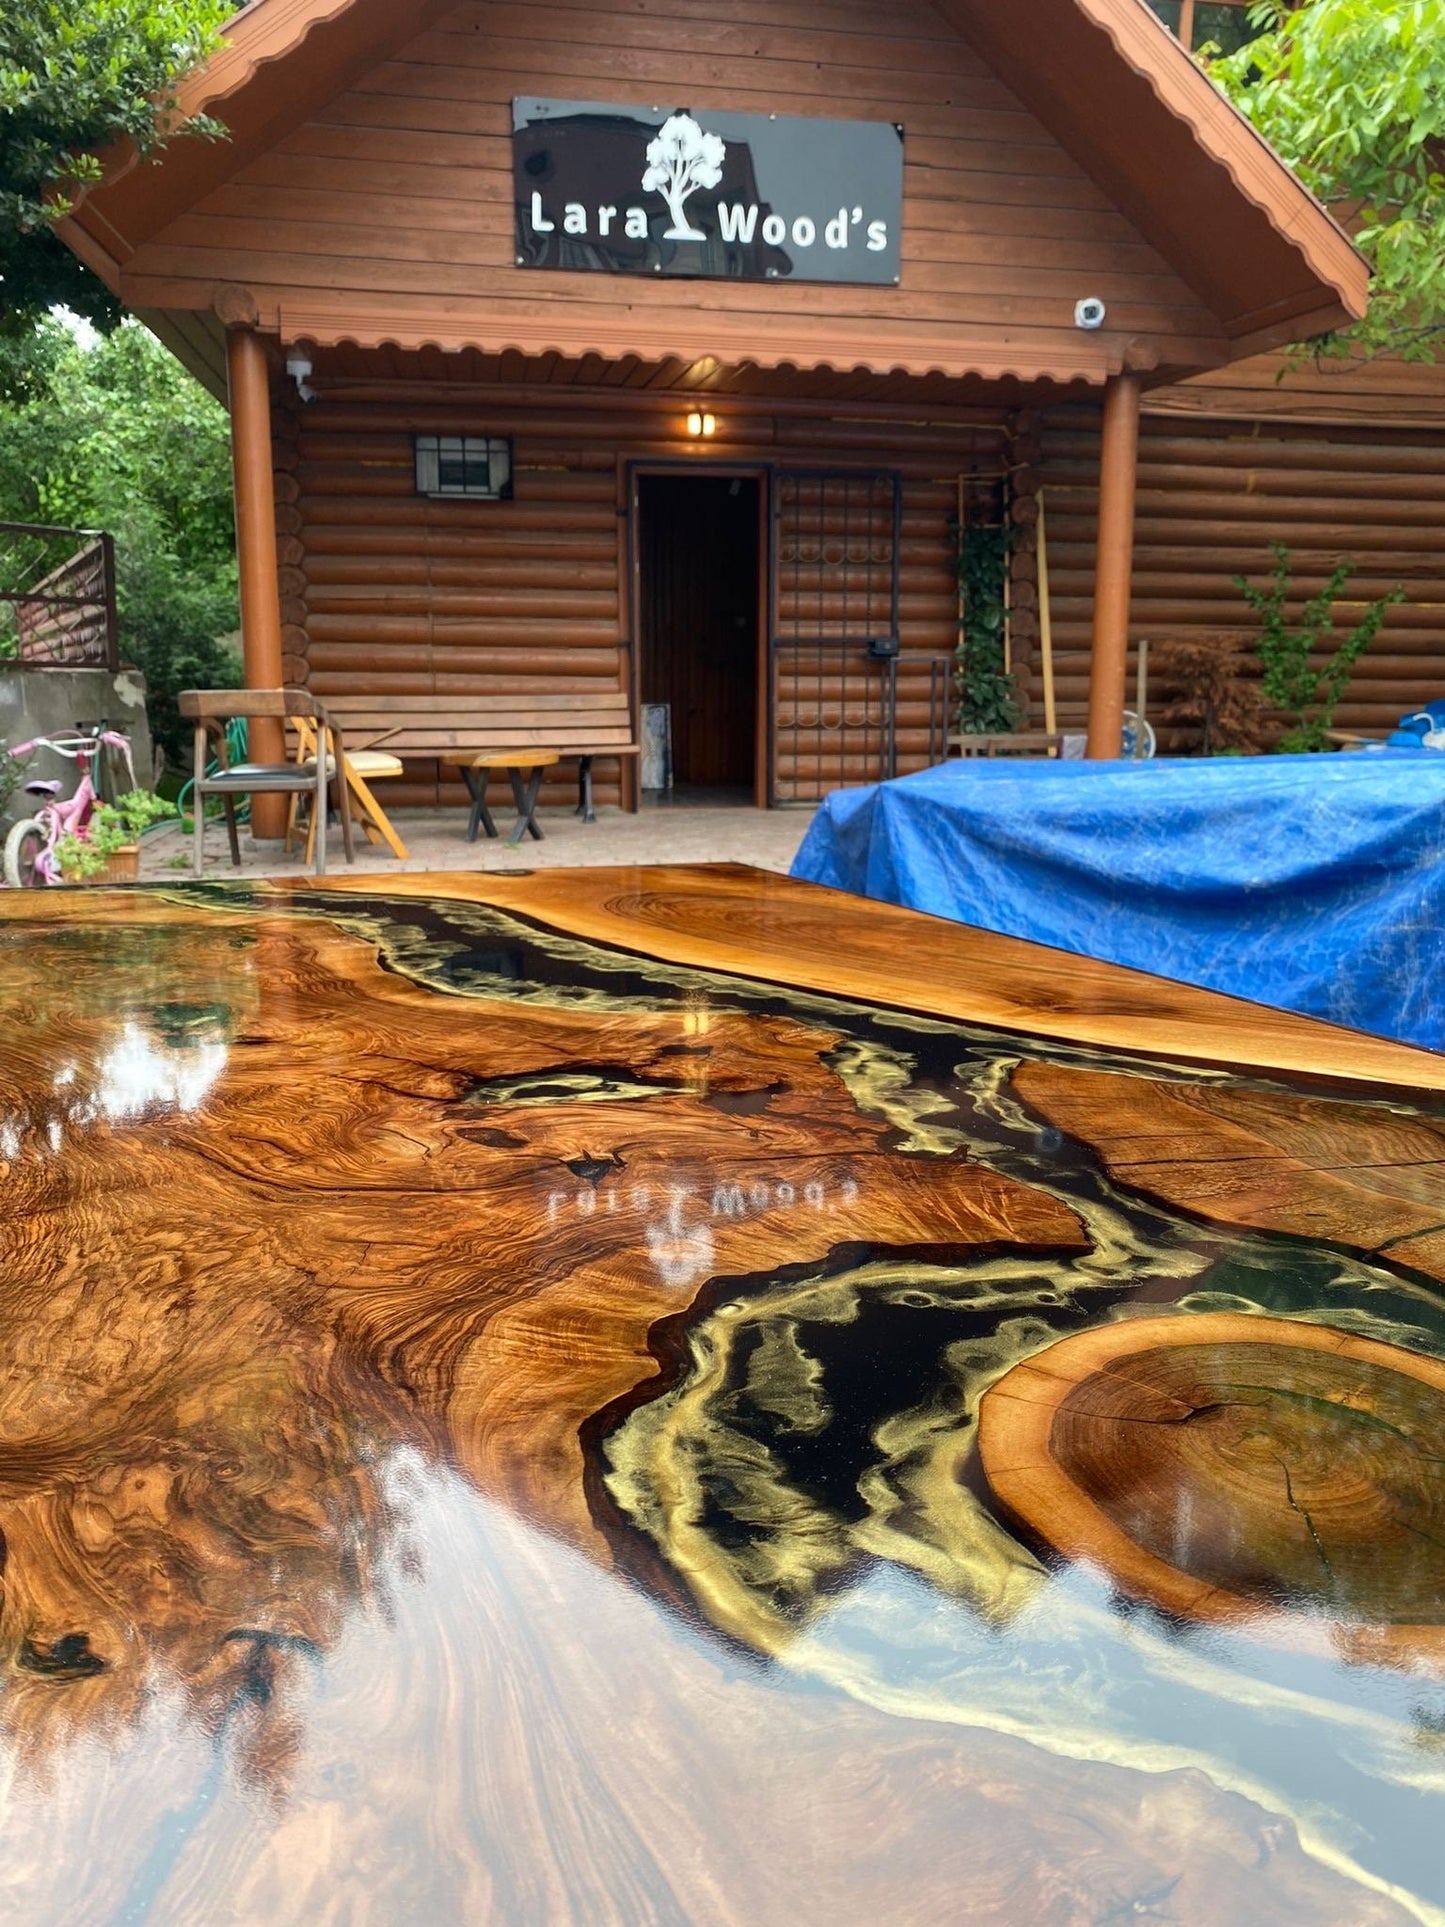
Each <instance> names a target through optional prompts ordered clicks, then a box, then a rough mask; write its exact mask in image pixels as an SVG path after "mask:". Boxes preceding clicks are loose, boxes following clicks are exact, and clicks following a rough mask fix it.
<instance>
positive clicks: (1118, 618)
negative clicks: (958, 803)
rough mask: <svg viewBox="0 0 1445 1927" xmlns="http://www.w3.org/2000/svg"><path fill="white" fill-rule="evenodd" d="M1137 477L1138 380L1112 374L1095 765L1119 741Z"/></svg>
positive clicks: (1097, 629) (1107, 402)
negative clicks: (1096, 760)
mask: <svg viewBox="0 0 1445 1927" xmlns="http://www.w3.org/2000/svg"><path fill="white" fill-rule="evenodd" d="M1138 473H1139V378H1138V376H1137V375H1116V376H1115V377H1114V379H1113V380H1112V381H1111V382H1110V383H1109V385H1108V387H1107V388H1106V389H1105V390H1104V439H1103V447H1102V450H1101V452H1100V457H1099V554H1098V564H1097V570H1096V573H1095V578H1094V650H1093V657H1092V660H1091V662H1090V666H1089V745H1088V753H1089V756H1090V757H1091V758H1094V759H1099V760H1107V759H1108V758H1111V757H1115V756H1117V755H1118V754H1119V750H1120V746H1121V744H1122V740H1123V732H1124V688H1125V681H1126V678H1127V675H1128V661H1129V588H1130V578H1131V577H1132V575H1133V572H1134V497H1135V494H1136V491H1137V488H1138Z"/></svg>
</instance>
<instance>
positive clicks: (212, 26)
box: [0, 0, 234, 333]
mask: <svg viewBox="0 0 1445 1927" xmlns="http://www.w3.org/2000/svg"><path fill="white" fill-rule="evenodd" d="M233 11H234V7H233V6H232V5H231V4H230V0H4V4H3V6H0V327H3V328H4V329H6V330H8V331H10V332H12V333H13V332H14V331H15V330H16V329H17V328H19V329H23V328H26V327H28V326H29V324H30V323H31V322H32V321H33V320H34V319H35V317H36V316H37V315H39V314H43V313H45V311H46V310H47V309H49V308H52V307H55V306H65V307H69V308H71V309H73V310H74V311H75V312H76V313H77V314H81V315H84V316H85V317H86V318H87V319H90V320H93V321H95V322H97V323H99V324H100V325H102V326H107V325H113V324H114V322H115V321H116V320H118V319H119V310H118V309H117V307H116V305H115V303H114V301H113V299H112V298H111V296H110V295H109V293H108V292H107V290H106V289H105V288H104V287H103V286H102V285H101V283H100V282H99V281H98V280H96V278H95V277H94V276H93V275H92V274H90V272H89V271H88V270H87V269H85V268H84V267H82V266H81V264H80V262H79V261H78V260H77V259H76V258H75V256H74V255H72V254H71V253H70V251H69V250H68V249H67V248H66V247H65V246H64V245H63V244H62V243H61V242H60V240H59V239H58V237H57V236H56V234H55V231H54V230H55V223H56V222H57V221H59V220H61V219H62V218H63V217H64V216H65V215H66V214H68V213H69V212H70V211H71V209H72V208H73V207H74V205H75V202H76V198H77V196H78V195H79V194H80V193H81V192H83V190H84V189H85V187H86V186H87V185H88V184H89V183H90V182H92V181H95V180H98V179H99V177H100V162H99V161H98V160H97V158H96V152H95V150H97V149H102V148H105V147H108V146H111V145H112V144H113V143H115V142H117V141H120V140H125V139H129V140H131V141H133V142H134V143H135V145H136V147H137V148H138V149H139V151H140V152H141V153H142V154H149V153H153V152H154V151H155V150H156V149H157V148H158V147H160V146H162V145H164V143H165V142H167V141H169V140H174V139H175V138H176V137H177V136H178V135H181V134H188V135H194V136H200V137H203V138H208V139H211V138H217V137H219V136H221V135H223V134H224V132H225V129H224V128H223V127H221V126H220V124H219V123H218V122H216V121H213V120H210V119H209V118H207V117H206V116H204V115H192V116H187V115H185V114H184V113H183V112H182V111H181V108H180V104H179V97H178V88H179V85H180V82H181V81H182V80H183V79H184V78H185V76H186V75H187V74H189V73H191V72H192V71H193V70H194V69H195V68H196V67H197V66H198V65H199V64H200V63H201V62H202V61H203V60H204V59H205V58H206V56H207V55H208V54H209V53H210V52H211V50H212V49H213V48H214V47H215V45H216V44H217V40H218V37H219V33H220V29H221V25H222V23H223V22H224V21H225V20H226V19H227V18H228V17H229V15H230V14H231V13H232V12H233Z"/></svg>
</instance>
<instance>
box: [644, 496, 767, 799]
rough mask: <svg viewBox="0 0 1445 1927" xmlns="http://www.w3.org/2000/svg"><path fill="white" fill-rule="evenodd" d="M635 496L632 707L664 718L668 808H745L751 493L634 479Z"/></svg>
mask: <svg viewBox="0 0 1445 1927" xmlns="http://www.w3.org/2000/svg"><path fill="white" fill-rule="evenodd" d="M637 489H638V493H637V508H638V586H639V590H640V608H639V616H640V623H639V628H640V639H641V644H642V650H641V662H640V676H641V696H642V701H643V702H644V703H645V704H646V703H666V704H667V705H668V708H669V710H670V711H671V724H672V783H673V788H672V792H671V795H672V798H673V800H675V801H677V802H696V803H752V802H754V801H755V800H756V798H757V789H756V771H757V767H758V591H759V587H760V584H761V581H762V558H761V533H760V512H761V494H760V491H761V481H760V479H759V477H757V476H755V475H697V474H690V475H681V474H667V475H643V476H640V477H639V478H638V485H637Z"/></svg>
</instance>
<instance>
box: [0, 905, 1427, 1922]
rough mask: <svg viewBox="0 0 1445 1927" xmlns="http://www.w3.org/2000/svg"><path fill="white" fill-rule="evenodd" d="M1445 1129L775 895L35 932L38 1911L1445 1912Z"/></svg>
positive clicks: (1364, 1053) (21, 971)
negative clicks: (1427, 1823) (1243, 1528)
mask: <svg viewBox="0 0 1445 1927" xmlns="http://www.w3.org/2000/svg"><path fill="white" fill-rule="evenodd" d="M1441 1081H1442V1080H1441V1065H1440V1063H1439V1061H1438V1060H1436V1059H1434V1058H1431V1057H1428V1056H1426V1055H1424V1054H1422V1053H1418V1052H1413V1051H1410V1050H1407V1049H1404V1048H1402V1047H1398V1046H1395V1045H1390V1044H1386V1043H1381V1042H1377V1041H1375V1040H1372V1039H1366V1038H1357V1037H1354V1036H1351V1035H1348V1034H1346V1033H1342V1032H1336V1031H1331V1030H1329V1029H1328V1028H1326V1027H1324V1026H1319V1025H1314V1024H1311V1023H1309V1022H1308V1021H1306V1020H1302V1019H1297V1018H1293V1017H1287V1016H1283V1015H1280V1014H1279V1013H1273V1012H1265V1011H1258V1010H1255V1009H1253V1008H1251V1007H1249V1006H1244V1005H1239V1004H1234V1003H1231V1002H1230V1001H1229V1000H1227V999H1223V998H1218V997H1214V996H1210V995H1207V994H1205V993H1198V992H1194V991H1190V990H1186V989H1181V988H1180V987H1179V986H1175V985H1169V984H1164V983H1162V982H1159V981H1157V980H1154V979H1150V978H1145V977H1140V976H1138V975H1134V974H1131V973H1128V972H1124V971H1119V970H1114V969H1111V968H1110V967H1108V966H1101V965H1095V964H1091V963H1088V962H1086V961H1082V960H1077V959H1072V958H1064V957H1061V956H1058V955H1056V954H1053V953H1048V952H1043V951H1039V950H1035V949H1033V948H1031V947H1030V946H1028V945H1023V944H1019V943H1016V942H1013V941H1012V940H1008V939H1001V938H994V937H989V936H986V935H984V934H982V933H979V932H973V931H966V930H961V929H956V928H953V927H951V926H946V925H942V924H938V923H935V922H931V921H929V920H927V919H923V918H917V917H912V916H910V915H908V914H907V913H904V912H895V911H889V910H885V909H881V908H880V907H879V906H876V905H868V904H860V903H855V902H854V901H852V900H850V899H846V898H842V897H838V896H836V895H833V894H831V893H827V892H822V891H816V890H812V889H810V888H808V887H807V886H803V885H797V884H792V883H788V882H786V881H784V880H782V879H779V878H773V877H765V876H763V875H761V874H759V873H753V872H749V871H745V870H741V869H731V868H717V869H709V870H691V871H689V870H677V871H665V870H652V871H616V872H607V871H584V872H573V873H566V872H551V873H544V874H538V875H535V876H528V875H526V874H520V873H519V874H515V875H497V874H492V875H488V876H467V877H462V876H457V877H440V878H438V877H430V878H425V877H402V878H398V879H395V880H393V881H388V882H387V883H386V884H385V885H384V886H383V884H382V883H380V882H379V881H378V880H377V879H365V880H362V879H347V880H346V881H345V882H344V883H341V884H331V885H328V886H327V887H326V888H325V889H322V890H318V889H317V888H315V887H314V886H309V885H304V884H296V885H291V886H286V887H282V886H279V885H266V886H246V887H239V886H195V887H191V886H178V887H176V888H172V889H151V890H132V891H95V890H83V891H66V892H48V893H43V894H35V895H26V896H21V895H19V894H18V893H16V894H6V895H4V896H0V1172H3V1178H4V1190H3V1193H0V1197H3V1205H0V1251H3V1272H4V1277H5V1281H6V1288H5V1292H4V1294H3V1297H0V1387H3V1393H4V1396H3V1399H0V1446H3V1449H0V1530H3V1533H4V1544H5V1552H6V1559H5V1565H4V1571H3V1579H0V1586H3V1602H0V1666H3V1674H0V1677H3V1681H4V1693H3V1698H0V1743H3V1750H4V1759H5V1763H6V1764H5V1775H6V1785H7V1798H6V1803H5V1808H4V1819H3V1822H0V1826H3V1835H0V1840H3V1848H4V1854H3V1859H0V1866H3V1868H4V1874H3V1876H0V1879H3V1885H4V1890H5V1894H6V1908H7V1913H8V1914H9V1915H10V1916H11V1917H14V1918H19V1919H24V1920H34V1921H50V1920H56V1921H59V1920H62V1919H64V1920H72V1919H74V1920H86V1921H90V1920H112V1919H114V1920H152V1921H175V1922H183V1921H184V1922H192V1921H196V1922H207V1923H210V1922H214V1921H245V1922H251V1921H256V1922H261V1921H265V1922H273V1921H306V1922H311V1921H317V1920H334V1921H338V1922H341V1921H348V1922H349V1921H352V1920H356V1921H378V1922H391V1921H403V1920H405V1921H413V1920H429V1921H430V1920H449V1919H461V1918H468V1919H470V1918H480V1919H500V1920H506V1921H508V1922H524V1923H525V1922H533V1921H536V1922H547V1923H550V1922H554V1921H574V1920H575V1921H578V1922H587V1923H594V1922H612V1921H616V1922H619V1923H621V1922H627V1923H633V1922H640V1921H646V1922H651V1921H658V1922H663V1921H681V1920H688V1921H692V1920H696V1921H708V1922H713V1921H718V1922H737V1923H749V1924H751V1923H755V1922H772V1921H775V1920H776V1921H779V1922H784V1921H787V1922H790V1923H792V1922H797V1921H812V1920H819V1921H821V1920H824V1919H827V1920H829V1921H840V1920H842V1921H847V1920H854V1919H857V1920H863V1919H868V1920H877V1919H880V1918H881V1919H888V1920H913V1919H923V1918H925V1917H934V1916H938V1915H946V1916H948V1917H955V1918H956V1917H959V1916H960V1913H962V1915H963V1917H966V1918H968V1919H970V1920H978V1921H981V1922H982V1921H999V1922H1010V1923H1012V1922H1015V1921H1019V1920H1029V1921H1050V1922H1051V1921H1058V1922H1060V1923H1064V1922H1069V1923H1072V1922H1075V1921H1104V1920H1113V1919H1124V1918H1134V1919H1138V1918H1146V1919H1158V1920H1168V1921H1179V1922H1189V1923H1199V1922H1215V1921H1218V1922H1220V1923H1224V1922H1229V1923H1231V1927H1233V1924H1234V1923H1238V1922H1244V1921H1253V1920H1259V1921H1270V1922H1274V1921H1280V1920H1291V1921H1296V1920H1297V1921H1301V1922H1305V1921H1308V1922H1314V1921H1319V1922H1334V1921H1340V1920H1345V1919H1348V1920H1350V1921H1352V1922H1355V1921H1361V1922H1377V1921H1378V1922H1387V1921H1389V1922H1393V1921H1403V1920H1409V1919H1419V1918H1424V1919H1429V1918H1436V1917H1440V1911H1441V1910H1442V1909H1445V1876H1442V1875H1441V1873H1440V1871H1439V1869H1438V1867H1437V1866H1436V1864H1435V1863H1436V1861H1437V1860H1438V1855H1436V1854H1435V1853H1434V1852H1433V1848H1432V1844H1431V1837H1430V1834H1429V1830H1428V1828H1424V1829H1422V1827H1421V1825H1420V1820H1421V1816H1422V1811H1423V1809H1424V1803H1426V1802H1427V1801H1428V1799H1429V1796H1430V1794H1431V1793H1433V1792H1436V1791H1438V1790H1439V1787H1438V1781H1439V1780H1440V1778H1441V1777H1445V1756H1442V1751H1441V1745H1440V1735H1441V1733H1442V1732H1445V1667H1442V1665H1441V1657H1440V1656H1441V1652H1442V1650H1445V1648H1442V1637H1441V1633H1442V1629H1441V1624H1440V1621H1441V1617H1442V1615H1441V1611H1440V1609H1439V1608H1438V1607H1437V1606H1435V1604H1434V1603H1433V1602H1434V1601H1435V1600H1436V1599H1438V1598H1439V1597H1440V1595H1441V1588H1440V1586H1439V1585H1438V1583H1437V1582H1438V1580H1439V1578H1440V1577H1442V1574H1441V1572H1440V1560H1441V1554H1440V1550H1439V1548H1440V1545H1441V1543H1442V1541H1441V1539H1440V1537H1438V1536H1437V1528H1438V1532H1440V1533H1445V1492H1442V1482H1441V1477H1440V1467H1441V1465H1442V1464H1445V1439H1442V1433H1445V1406H1442V1402H1441V1399H1440V1396H1439V1392H1438V1390H1437V1387H1438V1386H1439V1385H1441V1384H1442V1383H1445V1365H1442V1364H1441V1363H1440V1362H1439V1361H1440V1360H1441V1359H1442V1358H1445V1306H1442V1303H1441V1298H1440V1290H1439V1284H1438V1282H1437V1281H1440V1280H1442V1279H1445V1228H1442V1227H1445V1185H1442V1183H1441V1177H1442V1173H1445V1107H1442V1103H1441V1099H1440V1096H1439V1092H1440V1089H1441ZM1261 1320H1263V1321H1266V1322H1264V1323H1261V1322H1260V1321H1261ZM1185 1325H1189V1327H1190V1333H1189V1341H1188V1342H1184V1341H1181V1339H1180V1338H1179V1336H1178V1334H1179V1333H1180V1332H1181V1331H1182V1330H1183V1328H1184V1326H1185ZM1296 1332H1299V1333H1301V1334H1302V1335H1301V1336H1300V1338H1299V1339H1298V1342H1296V1341H1295V1338H1294V1334H1295V1333H1296ZM1266 1338H1267V1340H1268V1342H1267V1343H1266V1342H1255V1341H1263V1340H1264V1339H1266ZM1076 1381H1077V1382H1076ZM995 1388H997V1389H996V1390H995ZM1010 1400H1012V1401H1014V1405H1013V1407H1012V1408H1010V1407H1009V1404H1008V1401H1010ZM1020 1400H1023V1401H1024V1404H1025V1405H1030V1403H1031V1402H1032V1405H1033V1406H1036V1407H1037V1408H1038V1410H1039V1411H1043V1410H1044V1409H1045V1408H1047V1413H1048V1415H1049V1416H1048V1417H1047V1420H1043V1419H1037V1418H1033V1419H1030V1420H1029V1423H1028V1424H1027V1425H1026V1426H1025V1427H1024V1428H1023V1429H1024V1431H1026V1432H1027V1435H1028V1437H1027V1452H1026V1453H1025V1452H1024V1451H1023V1449H1022V1448H1019V1449H1018V1450H1017V1451H1016V1450H1015V1445H1014V1440H1015V1438H1016V1437H1018V1436H1022V1435H1021V1434H1020V1433H1019V1432H1018V1430H1017V1428H1010V1427H1008V1426H997V1427H996V1436H997V1440H998V1442H997V1443H996V1444H991V1442H990V1439H989V1437H988V1436H987V1433H986V1435H985V1439H984V1446H985V1450H984V1451H983V1452H982V1453H981V1452H980V1449H979V1413H980V1410H981V1409H982V1410H983V1411H984V1413H985V1418H986V1424H987V1423H991V1422H992V1421H990V1420H988V1414H989V1413H1000V1412H1005V1413H1007V1412H1008V1411H1009V1410H1010V1409H1012V1410H1014V1411H1017V1410H1021V1409H1022V1408H1021V1407H1020V1406H1019V1403H1018V1402H1019V1401H1020ZM1056 1411H1057V1414H1061V1415H1062V1416H1055V1413H1056ZM1144 1426H1151V1427H1155V1428H1158V1431H1157V1436H1158V1439H1159V1441H1160V1449H1158V1450H1151V1449H1148V1448H1147V1446H1146V1447H1145V1448H1144V1449H1140V1447H1139V1445H1138V1434H1139V1430H1140V1428H1141V1427H1144ZM1061 1427H1062V1428H1063V1429H1060V1428H1061ZM1242 1495H1245V1496H1242ZM1246 1497H1247V1511H1248V1536H1247V1539H1245V1538H1241V1537H1239V1536H1238V1534H1237V1533H1236V1528H1235V1524H1234V1521H1235V1520H1237V1519H1238V1518H1239V1517H1240V1516H1242V1515H1241V1507H1242V1506H1244V1505H1245V1499H1246ZM1371 1547H1378V1548H1380V1549H1381V1550H1380V1553H1379V1556H1378V1557H1377V1558H1374V1559H1372V1558H1371V1556H1370V1551H1369V1549H1370V1548H1371ZM1362 1549H1363V1550H1362ZM1332 1555H1333V1556H1332ZM1346 1555H1348V1556H1346ZM1381 1560H1384V1561H1385V1562H1386V1563H1389V1562H1394V1563H1393V1564H1390V1570H1389V1572H1388V1574H1386V1573H1382V1571H1381ZM1221 1575H1222V1577H1221ZM1210 1589H1212V1592H1211V1598H1212V1599H1214V1602H1215V1603H1214V1604H1213V1606H1212V1607H1211V1609H1210V1610H1209V1611H1208V1612H1206V1611H1205V1610H1203V1608H1202V1607H1201V1608H1200V1610H1199V1611H1197V1612H1196V1611H1194V1610H1193V1603H1192V1602H1195V1601H1196V1600H1197V1599H1198V1598H1199V1597H1202V1595H1203V1593H1204V1592H1205V1591H1209V1590H1210ZM1219 1600H1223V1602H1224V1603H1223V1604H1222V1605H1221V1604H1219V1603H1218V1602H1219Z"/></svg>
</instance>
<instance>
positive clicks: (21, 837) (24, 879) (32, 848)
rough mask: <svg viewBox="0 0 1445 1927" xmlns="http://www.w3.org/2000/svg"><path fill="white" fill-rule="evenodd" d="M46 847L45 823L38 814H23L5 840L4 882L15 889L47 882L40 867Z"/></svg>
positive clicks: (28, 887)
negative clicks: (40, 860) (42, 852)
mask: <svg viewBox="0 0 1445 1927" xmlns="http://www.w3.org/2000/svg"><path fill="white" fill-rule="evenodd" d="M44 848H45V825H44V824H43V823H42V822H41V821H40V820H39V818H38V817H34V816H25V817H22V818H21V819H20V821H19V822H18V823H16V824H14V825H13V826H12V828H11V831H10V834H9V836H7V837H6V839H5V881H6V882H7V883H8V884H9V885H10V888H11V889H12V890H36V889H39V888H40V887H41V886H42V885H43V884H44V882H45V878H44V877H43V876H42V875H41V874H40V868H39V856H40V852H41V851H42V850H43V849H44Z"/></svg>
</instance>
